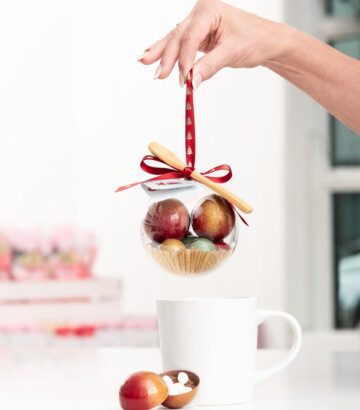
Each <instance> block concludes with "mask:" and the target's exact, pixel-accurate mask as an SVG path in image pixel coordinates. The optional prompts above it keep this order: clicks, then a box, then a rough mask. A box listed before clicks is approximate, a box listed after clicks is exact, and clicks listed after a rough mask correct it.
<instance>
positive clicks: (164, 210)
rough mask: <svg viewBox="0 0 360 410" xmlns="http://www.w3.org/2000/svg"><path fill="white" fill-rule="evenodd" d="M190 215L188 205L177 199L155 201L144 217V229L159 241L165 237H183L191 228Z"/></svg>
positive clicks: (150, 236)
mask: <svg viewBox="0 0 360 410" xmlns="http://www.w3.org/2000/svg"><path fill="white" fill-rule="evenodd" d="M189 225H190V216H189V213H188V210H187V209H186V206H185V205H184V204H183V203H182V202H181V201H179V200H177V199H173V198H171V199H165V200H164V201H160V202H155V203H153V204H152V205H151V206H150V208H149V210H148V212H147V214H146V216H145V219H144V231H145V233H146V234H147V236H148V237H149V238H150V239H151V240H153V241H155V242H158V243H161V242H163V241H165V239H179V240H181V239H183V238H184V236H185V235H186V232H187V231H188V229H189Z"/></svg>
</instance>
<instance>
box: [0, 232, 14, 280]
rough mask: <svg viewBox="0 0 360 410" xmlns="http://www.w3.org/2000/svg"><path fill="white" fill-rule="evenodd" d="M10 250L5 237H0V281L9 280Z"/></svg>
mask: <svg viewBox="0 0 360 410" xmlns="http://www.w3.org/2000/svg"><path fill="white" fill-rule="evenodd" d="M11 263H12V250H11V248H10V244H9V241H8V240H7V239H6V238H5V236H3V235H0V281H2V280H10V279H11Z"/></svg>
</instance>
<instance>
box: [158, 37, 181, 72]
mask: <svg viewBox="0 0 360 410" xmlns="http://www.w3.org/2000/svg"><path fill="white" fill-rule="evenodd" d="M179 51H180V36H178V35H173V36H172V38H171V39H170V40H169V42H168V43H167V45H166V47H165V49H164V52H163V55H162V57H161V61H160V65H159V67H160V69H159V67H158V69H157V70H158V73H159V75H158V77H157V78H160V79H164V78H167V77H168V76H169V75H170V73H171V71H172V69H173V68H174V65H175V63H176V61H177V59H178V58H179Z"/></svg>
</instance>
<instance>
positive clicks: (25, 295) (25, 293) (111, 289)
mask: <svg viewBox="0 0 360 410" xmlns="http://www.w3.org/2000/svg"><path fill="white" fill-rule="evenodd" d="M121 289H122V283H121V280H120V279H114V278H104V277H102V278H89V279H82V280H74V281H69V280H48V281H42V282H35V281H34V282H16V281H6V282H0V303H5V302H7V303H8V302H11V303H13V302H19V301H30V300H32V301H34V300H36V301H39V302H40V301H43V302H45V301H48V302H51V301H53V302H54V301H56V300H61V301H66V300H69V299H78V300H81V299H84V300H93V301H100V300H109V299H117V298H120V296H121Z"/></svg>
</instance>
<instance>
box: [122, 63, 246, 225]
mask: <svg viewBox="0 0 360 410" xmlns="http://www.w3.org/2000/svg"><path fill="white" fill-rule="evenodd" d="M193 92H194V90H193V86H192V70H191V71H190V73H189V74H188V76H187V79H186V101H185V152H186V164H187V167H185V168H184V169H183V170H180V169H176V168H173V167H171V168H166V167H156V166H153V165H149V164H147V163H146V162H147V161H156V162H160V163H161V164H165V165H167V166H169V167H170V165H168V164H166V163H165V162H164V161H162V160H161V159H159V158H157V157H155V156H153V155H146V156H145V157H144V158H143V159H142V160H141V162H140V167H141V169H142V170H143V171H145V172H147V173H148V174H151V175H157V176H156V177H154V178H150V179H146V180H145V181H140V182H135V183H133V184H129V185H123V186H121V187H119V188H118V189H117V190H116V192H119V191H124V190H125V189H128V188H132V187H133V186H136V185H139V184H143V183H145V182H149V181H156V180H161V179H179V178H188V179H191V174H192V172H193V171H194V169H195V168H194V167H195V149H196V145H195V115H194V100H193ZM218 171H226V173H225V175H222V176H217V177H215V176H210V174H212V173H214V172H218ZM201 175H204V176H206V177H207V178H208V179H210V180H211V181H214V182H217V183H218V184H223V183H225V182H227V181H229V180H230V179H231V178H232V171H231V168H230V166H229V165H226V164H224V165H218V166H217V167H214V168H212V169H210V170H209V171H206V172H202V173H201ZM234 208H235V207H234ZM235 210H236V209H235ZM236 212H237V210H236ZM237 214H238V215H239V217H240V219H241V220H242V221H243V222H244V223H245V224H246V225H247V222H246V221H245V220H244V218H243V217H242V216H241V215H240V214H239V213H238V212H237Z"/></svg>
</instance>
